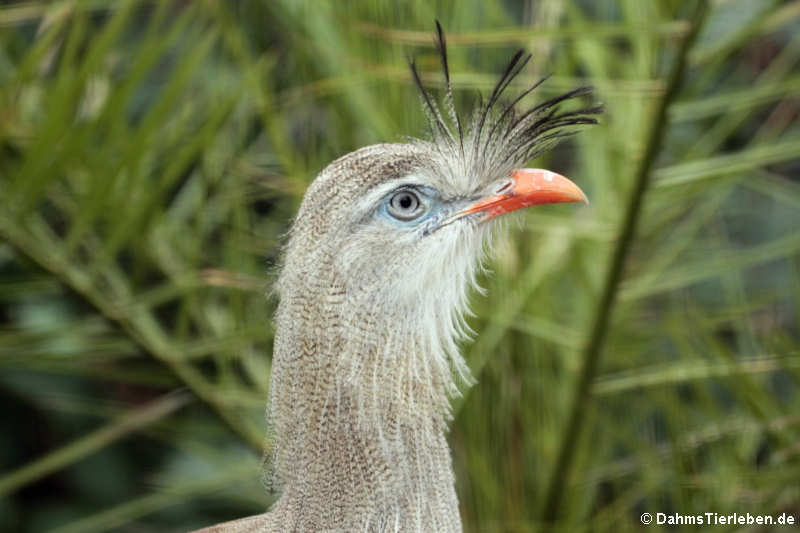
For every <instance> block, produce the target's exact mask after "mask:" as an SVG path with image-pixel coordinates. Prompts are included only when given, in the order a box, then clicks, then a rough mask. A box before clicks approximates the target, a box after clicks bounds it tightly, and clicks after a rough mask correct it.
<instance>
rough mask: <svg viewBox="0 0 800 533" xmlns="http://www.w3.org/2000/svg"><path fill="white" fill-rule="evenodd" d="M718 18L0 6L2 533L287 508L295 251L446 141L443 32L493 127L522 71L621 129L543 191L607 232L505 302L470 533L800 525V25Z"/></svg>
mask: <svg viewBox="0 0 800 533" xmlns="http://www.w3.org/2000/svg"><path fill="white" fill-rule="evenodd" d="M694 5H695V2H694V1H685V2H682V1H677V0H669V1H668V0H663V1H644V2H643V1H639V0H599V1H588V0H541V1H534V0H530V1H522V0H515V1H512V0H506V1H500V0H497V1H489V2H487V1H478V0H472V1H464V2H458V3H455V2H430V1H424V2H423V1H420V0H413V1H409V2H390V1H377V0H376V1H364V2H336V1H333V0H331V1H327V0H326V1H315V2H310V1H309V2H296V1H291V0H270V1H266V0H241V1H213V0H197V1H178V0H163V1H144V0H139V1H136V0H131V1H128V0H121V1H107V2H95V1H88V0H87V1H79V0H75V1H73V0H55V1H52V2H42V1H30V2H21V3H5V4H4V5H3V6H0V402H2V403H1V404H0V405H2V417H0V430H1V431H2V439H1V440H0V530H2V531H19V532H33V531H51V532H53V533H55V532H59V533H67V532H80V533H87V532H95V531H98V532H99V531H131V532H132V531H186V530H188V529H191V528H193V527H199V526H202V525H207V524H210V523H213V522H215V521H220V520H223V519H229V518H233V517H238V516H243V515H245V514H253V513H257V512H260V511H262V510H263V509H265V508H266V507H267V506H268V505H269V504H270V502H271V501H272V498H273V496H272V495H270V494H268V493H267V492H266V490H265V489H264V488H263V487H262V485H261V483H260V475H259V470H260V462H261V451H260V450H261V448H262V446H263V445H264V434H265V423H264V418H263V412H264V404H265V399H266V396H267V389H268V377H269V371H270V356H271V341H272V335H273V329H272V325H271V319H270V318H271V313H272V310H273V309H274V306H275V303H276V302H275V300H274V298H270V297H268V295H266V294H267V293H268V290H269V286H270V283H271V280H273V279H274V275H275V266H276V262H277V258H278V255H279V247H280V244H281V239H282V235H283V234H284V233H285V231H286V230H287V227H288V224H289V221H290V219H291V217H292V215H293V213H294V211H295V209H296V208H297V205H298V203H299V200H300V199H301V197H302V194H303V191H304V189H305V187H306V186H307V184H308V183H309V182H310V181H311V179H313V177H314V175H315V174H316V173H317V172H318V171H319V170H320V169H322V168H323V167H324V166H325V165H326V164H327V163H328V162H330V161H331V160H333V159H334V158H336V157H338V156H340V155H342V154H344V153H347V152H349V151H351V150H353V149H356V148H358V147H360V146H363V145H366V144H371V143H375V142H381V141H396V140H401V139H402V137H403V136H404V135H418V136H419V135H424V132H425V127H426V126H425V119H424V116H423V114H422V111H421V107H420V105H419V97H418V94H417V93H416V92H415V90H414V88H413V87H412V85H411V84H410V76H409V73H408V68H407V59H408V57H410V56H415V57H417V59H418V62H419V64H420V66H421V70H422V71H423V80H424V81H425V82H426V83H427V84H429V85H430V86H431V87H434V88H435V87H437V86H440V85H441V76H440V73H439V66H438V59H437V57H436V54H435V52H434V49H433V47H432V43H433V39H432V32H433V21H434V19H435V18H438V19H439V20H441V22H442V24H443V26H444V27H445V28H446V29H447V30H448V32H449V35H450V37H449V44H450V48H451V58H450V59H451V69H452V71H453V81H454V85H455V87H456V89H457V93H456V98H457V100H458V101H459V105H460V106H461V107H462V109H464V110H465V111H467V110H468V109H469V107H470V105H471V103H473V102H475V101H476V99H477V96H476V94H477V92H478V91H483V92H484V93H485V92H486V91H488V90H489V89H490V88H491V87H492V85H493V84H494V81H495V79H496V75H497V74H498V72H499V71H500V70H501V69H502V67H503V65H504V62H505V61H507V59H508V57H510V55H511V53H512V52H513V50H514V49H515V48H518V47H522V48H525V49H526V50H528V51H530V52H531V53H533V55H534V61H533V62H532V63H533V64H532V65H530V66H529V67H528V68H527V69H526V71H525V72H523V74H522V76H521V79H520V80H519V83H518V84H516V85H515V86H514V88H516V89H519V88H520V87H521V86H522V85H521V84H522V83H525V84H530V83H531V82H532V81H534V80H535V79H537V78H538V77H540V76H541V75H544V74H547V73H552V74H553V77H552V78H551V79H550V80H549V81H548V82H547V83H546V84H545V85H544V86H543V87H542V88H541V89H540V90H538V91H537V92H536V93H535V94H534V95H533V96H532V99H533V100H535V99H536V98H539V99H541V98H543V97H546V96H551V95H554V94H557V93H559V92H563V91H565V90H568V89H571V88H574V87H576V86H579V85H581V84H585V83H591V84H593V85H595V86H596V89H597V91H596V99H597V100H598V101H601V102H603V103H604V104H605V106H606V113H605V115H604V117H603V118H602V124H601V125H599V126H596V127H593V128H589V129H587V130H586V131H584V132H583V133H582V134H581V135H579V136H578V137H576V138H575V139H574V140H572V141H569V142H568V143H565V144H564V145H562V146H560V147H559V148H558V149H556V150H555V151H554V152H553V153H551V154H549V155H548V156H546V157H545V158H544V160H543V161H537V162H536V164H537V165H542V166H544V165H547V166H549V167H550V168H552V169H553V170H556V171H558V172H560V173H563V174H566V175H568V176H570V177H572V178H574V179H575V181H577V182H578V183H579V184H580V185H581V186H582V187H583V188H584V190H585V191H586V192H587V194H588V196H589V197H590V198H591V201H592V203H591V205H590V206H588V207H575V206H548V207H541V208H536V209H532V210H528V211H529V212H527V213H525V214H524V215H522V216H521V217H520V219H521V223H520V224H519V227H518V228H517V229H515V231H513V233H512V235H511V236H510V237H509V239H507V240H505V241H503V242H501V243H500V246H499V249H498V250H497V254H496V255H497V256H496V258H495V261H494V262H493V265H492V268H493V273H492V274H491V275H489V276H487V277H486V279H485V280H484V282H483V284H484V286H485V287H486V288H487V290H488V294H487V296H486V297H482V296H478V295H476V297H475V298H474V302H475V305H474V307H475V311H476V316H475V317H474V318H473V319H472V320H471V324H472V325H473V327H474V329H475V330H476V331H477V332H478V335H477V336H476V340H475V342H474V343H472V344H468V345H465V346H464V352H465V354H466V357H467V359H468V361H469V363H470V366H471V367H472V368H473V370H474V373H475V375H476V376H477V377H478V379H479V384H478V385H477V386H476V387H473V388H472V389H470V390H469V391H467V392H466V394H465V396H464V398H463V400H461V401H459V402H458V403H457V405H456V410H455V421H454V427H453V430H452V435H451V442H452V448H453V452H454V463H455V468H456V471H457V477H458V492H459V496H460V500H461V504H462V515H463V518H464V523H465V529H466V530H467V531H520V532H521V531H544V530H550V529H552V528H551V527H547V528H545V526H543V517H546V516H548V513H550V514H553V515H554V516H556V517H558V525H559V526H560V527H561V528H562V529H563V530H564V531H571V532H578V531H595V532H602V531H623V532H624V531H638V530H639V529H640V528H641V524H640V522H639V516H640V514H641V513H643V512H651V513H656V512H667V513H674V512H678V513H682V514H699V513H704V512H707V511H708V512H718V513H729V512H734V511H735V512H740V513H745V512H750V513H760V514H773V515H777V514H780V513H783V512H786V513H791V514H793V515H794V517H795V519H796V520H800V447H798V442H800V438H798V437H800V390H798V384H799V383H800V314H799V313H798V303H799V302H800V231H798V229H799V228H800V155H799V154H800V127H798V120H797V117H798V109H799V108H800V98H799V97H800V75H798V72H800V69H798V62H799V61H800V2H798V1H796V0H794V1H774V0H760V1H752V0H717V1H714V2H710V6H709V12H708V14H707V16H706V17H705V20H701V17H699V16H695V15H693V13H695V11H694ZM694 25H702V27H700V34H699V37H698V38H697V39H696V41H694V42H693V43H690V44H689V45H688V46H685V47H683V48H682V45H681V43H683V42H685V38H686V36H687V35H688V34H689V31H690V29H691V28H692V27H693V26H694ZM681 61H683V62H685V68H684V69H683V70H684V80H683V83H682V84H681V85H680V87H679V90H678V91H677V93H675V92H670V91H669V90H668V87H669V82H668V80H669V73H670V71H671V70H673V67H674V65H677V64H680V62H681ZM659 110H663V111H664V117H663V118H664V120H660V119H659V116H660V115H659ZM659 129H662V131H663V133H664V135H663V137H661V138H659V136H657V135H655V136H654V135H652V134H651V133H652V132H653V131H658V130H659ZM648 154H650V155H653V156H655V157H654V158H652V157H650V155H648ZM639 175H642V176H645V177H646V178H647V182H646V183H647V184H648V185H649V187H648V188H647V189H646V190H644V196H643V200H644V203H643V206H642V207H643V209H642V210H641V211H640V212H635V213H634V214H635V215H636V216H635V217H634V219H633V220H632V222H634V223H635V229H636V232H635V234H634V235H633V239H632V240H630V242H629V244H630V246H628V247H622V250H621V253H622V257H621V258H622V259H623V260H624V263H623V264H624V269H623V270H621V271H620V273H621V274H622V277H621V279H620V280H618V281H619V282H618V283H617V282H616V281H615V280H614V279H613V277H609V276H608V275H607V272H608V269H609V265H611V264H613V263H612V259H611V258H612V257H614V254H615V253H620V249H621V248H620V242H621V241H620V239H621V237H620V235H621V234H622V228H623V227H624V224H625V220H626V218H625V215H626V213H630V212H631V207H632V205H634V204H635V198H636V196H635V194H636V190H637V188H636V187H635V185H634V184H635V183H636V179H637V176H639ZM623 240H624V239H623ZM603 295H610V296H611V297H612V298H611V299H610V300H608V301H605V300H604V299H603ZM613 303H615V305H611V304H613ZM606 321H607V323H606ZM598 324H600V325H601V326H603V327H602V328H601V329H602V331H604V332H605V337H604V338H603V337H600V338H597V337H596V336H592V335H591V331H592V328H593V327H595V326H597V325H598ZM606 326H607V327H606ZM587 364H588V367H587ZM587 368H588V371H587ZM582 380H585V381H582ZM581 383H585V385H586V388H585V390H583V392H581V390H582V389H581ZM570 420H572V421H573V422H572V423H573V425H574V428H575V429H577V431H574V432H568V431H567V427H568V421H570ZM567 441H569V442H567ZM267 445H268V443H267ZM554 480H561V481H563V483H564V484H563V486H561V487H559V486H558V484H557V483H554ZM559 496H560V498H559ZM554 499H555V501H556V504H555V509H554V508H553V505H554V504H553V501H554ZM546 502H550V503H549V504H548V503H546ZM661 529H662V526H656V525H652V526H650V527H649V530H650V531H659V530H661ZM670 530H671V531H672V530H686V531H696V530H698V529H697V528H696V527H691V526H690V527H683V528H680V527H678V528H675V529H670ZM720 530H721V531H764V530H767V531H769V530H772V529H771V528H766V529H760V528H757V527H754V526H735V527H728V528H725V527H722V526H721V529H720ZM776 530H777V528H776ZM781 530H785V529H781Z"/></svg>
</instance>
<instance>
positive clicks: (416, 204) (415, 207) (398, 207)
mask: <svg viewBox="0 0 800 533" xmlns="http://www.w3.org/2000/svg"><path fill="white" fill-rule="evenodd" d="M387 210H388V211H389V214H390V215H392V216H393V217H394V218H396V219H398V220H413V219H415V218H417V217H418V216H420V215H421V214H422V213H423V212H424V211H425V210H424V209H423V206H422V202H421V201H420V199H419V196H417V195H416V193H414V191H409V190H404V191H399V192H396V193H395V194H394V195H393V196H392V197H391V198H390V199H389V203H388V204H387Z"/></svg>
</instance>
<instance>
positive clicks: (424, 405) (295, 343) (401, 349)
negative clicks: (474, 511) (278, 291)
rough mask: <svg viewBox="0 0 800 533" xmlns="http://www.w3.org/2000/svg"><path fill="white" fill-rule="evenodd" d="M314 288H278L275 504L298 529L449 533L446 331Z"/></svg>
mask: <svg viewBox="0 0 800 533" xmlns="http://www.w3.org/2000/svg"><path fill="white" fill-rule="evenodd" d="M319 289H321V287H318V288H313V290H311V289H309V290H307V291H297V292H295V293H289V294H283V295H282V298H281V303H280V305H279V308H278V314H277V323H278V330H277V332H276V339H275V351H274V356H273V368H272V381H271V392H270V408H269V419H270V422H271V424H272V429H273V439H274V441H273V442H274V445H275V448H274V456H273V465H272V467H273V469H274V474H275V476H276V479H277V481H278V482H279V483H280V484H281V485H282V496H281V499H280V501H279V503H278V504H277V505H276V507H275V512H281V513H283V514H284V515H285V516H284V517H283V518H282V520H285V521H286V523H293V524H296V525H297V530H299V531H318V530H337V531H340V530H341V531H347V530H367V531H372V530H379V531H382V530H383V528H384V527H385V528H386V529H387V530H388V529H391V530H395V527H399V530H402V531H441V532H451V531H460V530H461V524H460V518H459V512H458V501H457V498H456V494H455V489H454V477H453V471H452V465H451V458H450V451H449V448H448V444H447V441H446V431H447V422H448V420H449V418H450V402H449V399H450V398H449V397H450V396H451V395H452V393H453V391H454V390H456V386H455V384H454V380H453V372H452V370H451V368H452V364H451V363H450V362H449V361H448V359H447V358H448V357H452V355H453V354H449V355H448V354H446V353H445V352H446V350H447V349H448V346H449V347H451V348H453V349H454V347H455V344H454V342H453V339H441V338H437V337H436V335H430V334H428V335H420V331H428V332H431V331H433V332H434V333H435V329H431V328H427V329H425V328H423V329H420V328H419V324H418V320H423V319H425V317H418V318H413V317H412V315H413V314H414V313H415V312H418V311H415V310H412V309H407V310H402V309H400V310H399V312H400V313H406V315H405V316H404V317H403V320H399V319H398V314H397V312H392V313H387V312H386V311H385V309H384V308H383V307H382V306H378V305H372V304H370V303H369V302H366V301H364V300H358V299H354V298H351V297H350V296H349V295H347V294H346V293H345V291H342V290H340V289H337V288H336V284H328V285H327V286H326V287H325V289H324V291H323V292H322V296H320V290H319ZM312 295H313V296H312ZM396 311H398V310H396ZM445 340H446V341H447V343H449V344H447V345H442V342H444V341H445ZM455 355H456V356H457V357H459V358H460V356H459V355H458V354H457V353H455ZM462 364H463V362H462Z"/></svg>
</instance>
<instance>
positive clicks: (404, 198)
mask: <svg viewBox="0 0 800 533" xmlns="http://www.w3.org/2000/svg"><path fill="white" fill-rule="evenodd" d="M413 204H414V199H413V198H411V195H410V194H403V195H401V196H400V207H402V208H403V209H408V208H410V207H411V206H412V205H413Z"/></svg>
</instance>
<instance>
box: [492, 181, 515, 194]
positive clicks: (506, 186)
mask: <svg viewBox="0 0 800 533" xmlns="http://www.w3.org/2000/svg"><path fill="white" fill-rule="evenodd" d="M513 184H514V181H513V180H506V181H505V182H503V183H502V184H501V185H500V187H499V188H498V189H496V190H495V191H494V193H495V194H502V193H503V192H504V191H507V190H508V189H509V188H510V187H511V186H512V185H513Z"/></svg>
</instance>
